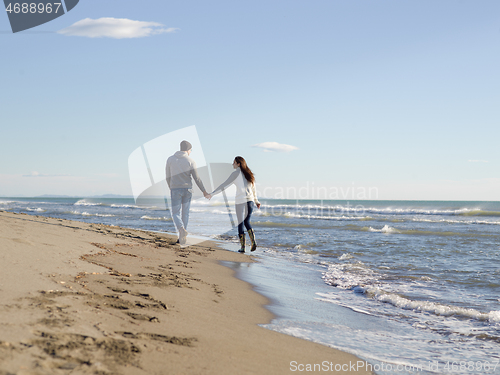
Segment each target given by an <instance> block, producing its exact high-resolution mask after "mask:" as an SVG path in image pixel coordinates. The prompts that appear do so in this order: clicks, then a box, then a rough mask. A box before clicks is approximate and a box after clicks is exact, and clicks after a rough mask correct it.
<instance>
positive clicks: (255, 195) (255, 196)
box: [252, 183, 260, 208]
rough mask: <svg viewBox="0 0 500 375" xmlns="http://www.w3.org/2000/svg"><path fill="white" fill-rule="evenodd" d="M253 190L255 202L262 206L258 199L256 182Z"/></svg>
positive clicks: (258, 206)
mask: <svg viewBox="0 0 500 375" xmlns="http://www.w3.org/2000/svg"><path fill="white" fill-rule="evenodd" d="M252 192H253V197H254V202H255V204H256V205H257V208H260V202H259V200H258V199H257V189H256V188H255V183H253V184H252Z"/></svg>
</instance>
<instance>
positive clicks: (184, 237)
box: [179, 228, 188, 245]
mask: <svg viewBox="0 0 500 375" xmlns="http://www.w3.org/2000/svg"><path fill="white" fill-rule="evenodd" d="M187 235H188V232H187V230H185V229H184V228H181V229H180V230H179V243H180V244H181V245H185V244H186V241H187Z"/></svg>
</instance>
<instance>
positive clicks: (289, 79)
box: [0, 0, 500, 201]
mask: <svg viewBox="0 0 500 375" xmlns="http://www.w3.org/2000/svg"><path fill="white" fill-rule="evenodd" d="M0 51H1V54H2V55H1V56H2V58H1V59H0V124H1V128H0V129H1V130H0V145H1V147H0V160H1V164H0V196H4V197H5V196H10V197H15V196H37V195H43V194H54V195H57V194H61V195H70V196H91V195H101V194H123V195H131V194H132V190H131V183H130V179H129V171H128V158H129V156H130V155H131V153H132V152H133V151H134V150H136V149H137V148H138V147H141V145H143V144H144V143H147V142H148V141H151V140H153V139H155V138H157V137H160V136H162V135H165V134H167V133H170V132H174V131H176V130H179V129H183V128H186V127H189V126H193V125H195V126H196V130H197V134H198V137H199V141H200V144H201V145H202V147H203V154H204V156H205V159H206V161H207V162H227V163H232V161H233V159H234V157H235V156H236V155H241V156H243V157H244V158H245V159H246V160H247V162H248V165H249V166H250V168H251V169H252V170H253V171H254V173H255V175H256V179H257V182H258V191H259V194H260V195H261V196H264V197H268V198H271V197H278V198H286V197H288V198H292V199H293V198H296V197H297V194H298V193H299V191H301V192H302V195H301V197H302V198H316V197H317V195H318V194H319V192H321V193H322V194H325V191H326V192H327V193H326V194H328V196H327V197H324V198H333V199H334V198H337V199H385V200H401V199H404V200H476V201H481V200H492V201H499V200H500V148H499V147H498V142H499V139H500V69H499V67H500V2H498V1H496V0H492V1H490V0H482V1H472V0H470V1H465V0H462V1H461V0H453V1H448V0H440V1H435V0H432V1H429V0H418V1H417V0H413V1H401V0H394V1H392V0H391V1H390V0H377V1H371V0H359V1H347V0H342V1H340V0H325V1H323V0H310V1H303V0H301V1H297V0H286V1H285V0H271V1H269V0H266V1H260V0H256V1H252V2H241V1H234V0H232V1H206V0H205V1H196V0H190V1H164V0H162V1H159V0H149V1H147V2H139V1H129V0H120V1H114V0H107V1H102V0H99V1H98V0H80V2H79V4H78V5H77V6H76V7H75V8H74V9H72V10H71V11H70V12H68V13H67V14H65V15H64V16H61V17H59V18H57V19H55V20H53V21H51V22H49V23H46V24H43V25H40V26H38V27H35V28H32V29H30V30H26V31H23V32H19V33H15V34H13V33H12V31H11V28H10V24H9V21H8V17H7V13H5V12H3V13H2V14H1V15H0ZM300 189H302V190H300ZM287 194H288V196H287ZM294 194H295V196H294ZM315 194H316V195H315Z"/></svg>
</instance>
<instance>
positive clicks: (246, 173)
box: [234, 156, 255, 184]
mask: <svg viewBox="0 0 500 375" xmlns="http://www.w3.org/2000/svg"><path fill="white" fill-rule="evenodd" d="M234 161H235V162H236V163H238V164H239V165H240V169H241V172H243V176H245V178H246V179H247V181H248V182H251V183H252V184H253V183H255V177H254V175H253V173H252V171H251V170H250V168H248V165H247V162H246V161H245V159H243V158H242V157H241V156H236V157H235V158H234Z"/></svg>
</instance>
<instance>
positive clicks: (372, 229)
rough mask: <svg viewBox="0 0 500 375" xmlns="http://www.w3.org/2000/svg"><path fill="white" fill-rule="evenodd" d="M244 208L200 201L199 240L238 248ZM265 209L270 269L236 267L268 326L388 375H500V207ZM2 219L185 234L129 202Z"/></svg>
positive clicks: (261, 225)
mask: <svg viewBox="0 0 500 375" xmlns="http://www.w3.org/2000/svg"><path fill="white" fill-rule="evenodd" d="M229 196H230V195H229ZM232 203H233V202H229V208H228V207H227V206H226V204H225V203H224V201H223V200H220V199H219V200H216V199H212V200H211V201H207V200H204V199H198V200H194V201H193V203H192V207H191V217H190V224H189V228H188V229H189V231H190V233H193V234H196V235H200V236H206V237H210V238H212V239H215V240H218V241H221V243H222V244H223V246H225V247H226V248H227V249H229V250H233V251H234V250H235V249H237V248H238V243H237V236H236V230H235V229H234V228H232V226H231V218H233V220H234V209H233V208H232V206H233V204H232ZM262 203H263V205H262V207H261V210H256V211H255V214H254V216H253V221H252V222H253V224H254V228H255V232H256V234H257V237H258V242H259V246H260V247H259V250H258V251H257V252H256V253H255V256H256V257H257V259H258V262H257V263H252V264H234V263H226V265H227V266H230V267H233V268H235V269H236V270H237V272H238V275H239V277H241V278H243V279H245V280H247V281H249V282H251V283H252V284H253V285H255V288H256V290H257V291H259V292H260V293H262V294H264V295H266V296H267V297H269V299H270V300H271V301H272V304H271V305H270V306H269V309H270V310H271V311H272V312H274V313H275V315H276V316H277V318H276V319H275V320H273V322H271V324H268V325H265V327H266V328H269V329H273V330H276V331H279V332H283V333H286V334H289V335H293V336H297V337H300V338H303V339H307V340H312V341H315V342H318V343H322V344H324V345H329V346H332V347H335V348H338V349H341V350H345V351H348V352H351V353H353V354H356V355H358V356H359V357H361V358H362V359H364V360H366V361H368V362H369V363H370V364H372V366H374V370H375V372H376V373H379V374H404V373H409V374H411V373H419V374H443V373H454V374H500V364H499V361H500V202H448V201H447V202H438V201H428V202H424V201H351V202H348V201H310V200H309V201H292V200H263V201H262ZM0 210H6V211H11V212H24V213H28V214H33V215H40V216H51V217H58V218H64V219H70V220H78V221H84V222H93V223H103V224H108V225H118V226H122V227H130V228H137V229H142V230H151V231H164V232H174V226H173V223H172V220H171V217H170V212H169V211H168V210H166V209H165V206H163V205H161V204H160V205H158V207H140V206H138V205H136V204H135V202H134V200H133V199H126V198H117V199H115V198H113V199H105V198H100V199H90V198H86V199H79V198H0ZM242 256H245V255H242ZM328 360H329V359H328V358H325V361H328Z"/></svg>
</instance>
